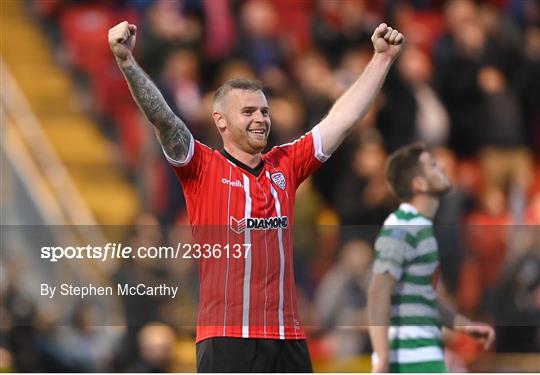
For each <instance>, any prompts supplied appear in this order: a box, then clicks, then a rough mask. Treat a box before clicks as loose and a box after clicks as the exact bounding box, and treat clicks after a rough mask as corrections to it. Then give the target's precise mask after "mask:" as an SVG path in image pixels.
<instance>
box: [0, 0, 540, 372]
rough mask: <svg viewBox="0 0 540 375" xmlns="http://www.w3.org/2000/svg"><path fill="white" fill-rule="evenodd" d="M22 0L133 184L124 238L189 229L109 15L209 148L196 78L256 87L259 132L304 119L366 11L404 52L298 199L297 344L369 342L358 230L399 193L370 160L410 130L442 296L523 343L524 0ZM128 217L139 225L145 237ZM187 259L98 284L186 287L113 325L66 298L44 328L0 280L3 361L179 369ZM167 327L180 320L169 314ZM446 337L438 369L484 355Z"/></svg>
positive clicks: (533, 115) (363, 235)
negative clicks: (442, 180)
mask: <svg viewBox="0 0 540 375" xmlns="http://www.w3.org/2000/svg"><path fill="white" fill-rule="evenodd" d="M26 5H27V10H28V13H29V15H30V16H31V17H34V19H35V20H36V22H38V23H39V25H40V27H42V29H43V30H44V32H45V33H46V35H47V36H48V37H49V39H50V41H51V46H52V48H53V49H54V51H55V56H56V59H57V60H58V63H59V64H62V65H63V66H64V67H65V68H66V69H69V71H70V72H71V74H72V76H73V78H74V80H75V81H76V82H77V87H78V90H79V92H80V95H81V97H82V98H83V99H85V100H82V101H81V102H82V103H85V104H86V110H87V111H88V113H89V114H90V115H91V116H93V117H94V118H96V119H97V120H98V123H99V124H100V126H101V128H102V131H103V132H104V134H105V135H106V136H107V137H109V138H110V139H111V141H112V143H114V144H115V145H117V149H116V151H115V152H116V153H117V160H118V168H119V170H121V171H122V173H125V175H126V176H127V177H128V178H130V179H131V180H132V181H133V184H134V186H135V187H136V189H137V190H138V192H139V194H140V197H141V201H142V202H143V207H144V212H142V213H141V215H140V216H139V217H138V218H134V229H133V231H132V232H131V233H130V240H132V241H142V240H143V239H141V238H143V237H144V238H146V236H150V237H152V236H154V237H160V236H163V238H164V240H166V241H169V242H171V243H174V242H175V241H176V238H177V236H178V234H177V233H176V232H175V226H176V225H185V224H187V217H186V211H185V203H184V200H183V197H182V191H181V187H180V185H179V183H178V181H177V179H176V176H175V175H174V172H173V171H172V169H171V168H170V167H169V166H168V165H167V163H166V161H165V158H164V157H163V155H162V153H161V149H160V147H159V144H158V142H157V141H156V139H155V136H154V132H153V131H152V129H151V126H150V125H149V124H148V123H147V121H146V120H145V119H144V118H143V116H142V115H141V114H140V112H139V110H138V108H137V107H136V105H135V103H134V102H133V100H132V98H131V95H130V93H129V90H128V88H127V85H126V84H125V81H124V79H123V77H122V75H121V72H120V71H119V70H118V68H117V67H116V65H115V62H114V59H113V56H112V54H111V53H110V51H109V46H108V44H107V31H108V29H109V28H110V27H112V26H113V25H115V24H117V23H118V22H121V21H123V20H128V21H129V22H130V23H135V24H136V25H137V26H138V30H137V45H136V50H135V56H136V59H137V61H138V62H139V63H140V65H141V66H142V67H143V69H144V70H145V71H146V72H147V73H148V74H149V76H150V77H151V78H152V79H153V80H154V82H156V84H157V85H158V87H159V88H160V90H161V91H162V93H163V95H164V97H165V98H166V100H167V102H168V103H169V105H170V106H171V108H173V109H174V111H175V112H176V113H177V114H178V115H179V116H180V117H181V118H182V119H183V120H184V121H185V122H186V124H187V125H188V127H189V129H190V130H191V132H192V133H193V134H194V136H195V138H196V139H198V140H200V141H201V142H204V143H206V144H208V145H209V146H211V147H213V148H220V147H221V144H220V138H219V135H218V132H217V131H216V129H215V126H214V124H213V120H212V118H211V112H212V110H211V108H212V100H213V92H214V90H215V89H216V88H217V87H218V86H219V85H220V84H222V83H223V82H225V81H226V80H228V79H230V78H233V77H239V76H241V77H245V78H256V79H259V80H261V81H262V82H263V84H264V86H265V91H266V94H267V97H268V100H269V104H270V109H271V118H272V133H271V135H270V142H269V146H268V147H272V146H274V145H276V144H280V143H283V142H288V141H291V140H293V139H295V138H296V137H298V136H300V135H302V134H304V133H305V132H307V131H309V130H310V129H311V128H312V127H313V126H315V125H316V124H317V123H318V122H319V121H320V120H321V118H323V117H324V116H325V114H326V113H327V112H328V110H329V108H330V106H331V105H332V103H333V102H334V101H335V100H336V99H337V98H338V97H339V96H340V95H341V93H343V92H344V90H345V89H347V87H348V86H349V85H350V84H351V83H352V82H353V81H354V80H355V79H356V78H357V77H358V76H359V74H361V72H362V71H363V69H364V67H365V66H366V64H367V63H368V62H369V60H370V58H371V55H372V46H371V41H370V37H371V33H372V31H373V29H374V28H375V27H376V26H377V25H378V24H379V23H380V22H382V21H384V22H387V23H388V24H390V25H392V26H393V27H395V28H397V29H398V30H400V31H401V32H402V33H403V34H404V35H405V37H406V39H407V45H406V48H405V50H404V52H403V53H402V55H401V56H400V58H399V60H398V61H397V62H396V64H395V65H394V67H393V68H392V70H391V71H390V73H389V75H388V78H387V80H386V82H385V84H384V86H383V88H382V91H381V93H380V95H379V96H378V97H377V99H376V101H375V103H374V105H373V107H372V108H371V110H370V111H369V112H368V113H367V115H366V116H365V117H364V118H363V119H362V120H361V121H360V122H359V123H358V125H357V127H356V129H355V130H354V131H353V132H352V134H351V135H350V136H349V137H348V138H347V139H346V141H345V143H344V144H343V145H342V146H341V147H340V148H339V149H338V151H336V152H335V154H334V155H333V156H332V157H331V158H330V159H329V160H328V161H327V162H326V164H325V165H324V166H323V167H322V168H321V170H320V171H318V172H317V173H316V174H315V175H314V176H313V177H312V178H310V179H308V180H307V181H306V182H305V183H304V184H303V185H302V186H301V187H300V189H299V191H298V194H297V208H296V216H295V224H296V229H295V230H296V236H295V243H296V249H295V252H296V254H295V257H296V264H295V273H296V278H297V282H298V291H299V296H300V298H301V299H302V301H301V304H300V305H301V306H303V308H302V310H303V313H302V315H303V316H304V317H305V318H304V320H306V321H307V322H311V327H315V328H313V329H312V330H311V331H310V345H311V351H312V356H313V357H314V359H315V360H317V359H319V358H332V357H333V356H340V357H344V356H355V355H358V354H359V353H369V352H370V347H369V340H368V339H367V331H366V330H365V326H366V324H367V321H366V317H365V306H366V297H365V291H366V285H367V282H368V281H369V269H370V267H369V266H370V264H371V260H372V257H373V254H372V245H373V243H372V240H373V237H374V235H375V234H376V233H377V230H378V228H379V227H380V225H381V224H382V222H383V220H384V218H385V217H386V216H387V215H388V214H389V213H390V212H392V211H393V210H394V209H395V208H396V207H397V201H396V200H395V198H394V197H393V195H392V193H391V192H390V190H389V189H388V186H387V184H386V182H385V175H384V165H385V160H386V158H387V156H388V155H389V154H390V153H391V152H392V151H394V150H395V149H396V148H398V147H400V146H402V145H405V144H407V143H410V142H413V141H422V142H424V143H426V144H428V145H429V146H430V147H432V149H433V152H434V155H435V156H436V158H437V159H438V161H439V162H440V163H441V164H442V165H443V167H444V169H445V170H446V172H447V173H448V174H449V176H450V178H451V180H452V182H453V184H454V189H453V191H452V192H451V193H450V194H449V195H448V196H446V197H445V198H444V199H443V200H442V203H441V207H440V209H439V212H438V215H437V217H436V220H435V224H436V230H437V237H438V240H439V243H440V262H441V265H442V272H443V279H444V281H445V283H446V284H447V288H448V290H449V291H450V293H451V295H452V297H453V299H454V301H455V303H456V305H457V306H458V308H459V309H460V310H461V311H463V312H464V313H467V314H469V315H471V316H472V317H476V318H478V319H480V318H481V319H486V320H487V321H489V322H491V323H493V324H495V325H497V334H498V340H497V344H496V348H495V350H496V351H498V352H538V351H539V350H540V328H539V326H538V314H539V311H540V253H539V251H540V250H539V249H540V233H539V229H538V228H539V227H538V226H539V225H540V153H539V150H540V105H539V103H540V2H538V1H535V0H523V1H511V0H491V1H485V2H484V1H478V2H475V1H471V0H454V1H440V0H409V1H401V0H400V1H398V0H395V1H393V0H375V1H363V0H336V1H334V0H313V1H312V0H230V1H225V0H223V1H221V0H179V1H172V0H119V1H114V2H110V1H105V0H103V1H82V0H79V1H75V0H50V1H39V0H28V1H27V2H26ZM141 228H147V229H145V230H150V229H148V228H156V231H155V233H152V234H144V233H140V232H141ZM157 228H161V230H159V229H157ZM196 273H197V270H196V263H189V264H183V265H182V266H179V265H178V264H176V263H175V267H172V266H171V265H166V264H157V265H156V264H145V263H142V262H141V263H139V262H137V261H133V262H130V263H126V264H123V265H122V266H121V267H119V268H118V269H117V270H116V271H115V273H114V275H111V277H112V278H114V279H115V280H127V279H129V278H139V279H140V278H142V279H144V278H153V279H154V280H156V279H159V278H174V279H181V280H183V281H182V283H183V284H182V285H189V286H190V287H191V290H192V291H193V293H192V294H190V293H187V294H184V295H183V296H182V301H181V302H178V301H177V302H176V303H169V302H165V301H159V300H156V299H155V298H154V299H150V300H149V301H146V302H144V303H143V302H141V300H137V301H129V300H125V301H123V302H124V308H125V317H126V323H125V327H124V329H114V327H98V328H96V327H93V326H92V324H90V323H88V321H86V320H85V317H87V318H88V319H91V316H92V314H91V313H90V312H89V311H86V312H84V311H82V312H80V314H79V315H77V314H75V313H74V317H75V319H76V320H77V321H76V322H75V321H74V324H73V325H72V326H71V327H63V328H64V330H63V331H61V330H58V331H56V332H53V327H52V326H51V325H47V322H46V321H44V320H43V319H42V317H40V316H39V314H38V313H37V311H36V309H37V307H36V306H34V305H32V303H31V301H26V300H24V296H20V295H18V294H17V293H16V291H15V290H12V289H10V287H9V286H7V287H5V289H6V291H4V293H5V294H4V297H3V301H2V303H3V307H2V309H3V311H5V312H6V313H7V315H8V316H9V318H6V319H9V324H8V325H7V326H4V322H3V323H2V327H3V328H4V327H15V328H13V330H12V332H11V335H9V334H8V336H9V340H11V347H12V348H17V351H15V350H14V351H13V352H12V353H11V354H10V353H7V352H6V353H5V354H4V353H3V351H5V347H4V346H3V345H1V344H0V356H2V355H11V356H12V357H13V358H12V361H13V363H14V368H16V369H17V370H19V371H27V370H29V371H39V370H43V369H45V370H46V371H47V370H49V371H55V370H67V371H110V370H128V371H153V370H156V371H166V370H173V371H183V370H184V369H190V370H193V367H190V366H192V365H193V364H192V363H190V362H189V361H190V360H189V359H186V358H185V357H189V356H188V355H186V354H185V353H186V352H187V351H189V350H194V349H193V348H192V347H193V344H192V341H191V340H192V338H193V336H192V335H193V332H194V331H193V325H194V324H195V320H194V316H195V313H196V295H197V287H196V282H195V281H194V280H195V279H196ZM190 287H187V288H185V290H188V289H190ZM21 299H23V301H21ZM21 304H22V305H23V307H24V306H25V304H26V305H27V307H26V309H25V308H21ZM186 306H189V307H186ZM80 308H81V309H83V310H84V309H85V308H86V307H85V306H81V307H80ZM185 309H187V310H189V311H185ZM178 316H182V317H186V316H187V318H186V320H184V321H181V320H180V319H179V318H178ZM77 317H78V318H77ZM156 322H160V323H159V324H158V323H156ZM186 322H188V323H186ZM182 324H184V325H186V324H187V325H191V330H190V329H187V330H179V329H177V328H175V327H179V326H182ZM142 326H144V328H142V329H141V327H142ZM171 327H172V328H171ZM344 327H354V328H355V329H353V330H352V331H351V330H347V329H344ZM361 327H364V329H362V328H361ZM14 332H16V334H15V333H14ZM29 343H30V344H29ZM118 343H122V345H120V347H121V349H122V350H121V351H119V352H118V353H116V352H114V351H113V350H112V348H113V347H118V345H117V344H118ZM29 345H30V346H31V347H29ZM185 345H187V346H185ZM448 346H449V348H450V350H451V351H452V352H456V353H457V356H456V358H459V360H455V359H454V361H455V362H456V364H455V367H454V368H461V367H459V366H460V364H459V363H461V364H462V365H464V366H466V365H467V364H469V363H471V362H473V361H474V360H475V359H477V358H478V356H479V355H480V352H481V349H480V347H478V346H475V345H474V343H472V342H471V341H469V340H468V339H467V338H465V337H461V336H452V337H449V339H448ZM187 347H189V348H191V349H185V348H187ZM88 348H93V351H91V355H86V353H88V352H87V350H90V349H88ZM186 350H187V351H186ZM32 353H33V354H32ZM36 353H39V355H38V354H36ZM82 353H85V355H82ZM137 353H138V354H137ZM179 353H180V354H179ZM182 353H184V354H182ZM190 353H191V352H190ZM38 357H39V358H38ZM28 358H31V360H30V359H28ZM133 358H138V359H137V360H136V361H135V360H133ZM179 358H180V359H182V360H183V361H182V360H179ZM59 359H63V361H60V360H59ZM460 361H461V362H460ZM458 362H459V363H458Z"/></svg>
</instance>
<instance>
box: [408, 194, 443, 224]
mask: <svg viewBox="0 0 540 375" xmlns="http://www.w3.org/2000/svg"><path fill="white" fill-rule="evenodd" d="M407 203H409V204H410V205H411V206H413V207H414V208H416V209H417V210H418V212H419V213H420V214H422V215H423V216H425V217H427V218H429V219H433V218H434V217H435V214H436V213H437V209H438V208H439V198H438V197H434V196H432V195H427V194H417V195H415V196H414V197H413V198H412V199H411V200H410V201H409V202H407Z"/></svg>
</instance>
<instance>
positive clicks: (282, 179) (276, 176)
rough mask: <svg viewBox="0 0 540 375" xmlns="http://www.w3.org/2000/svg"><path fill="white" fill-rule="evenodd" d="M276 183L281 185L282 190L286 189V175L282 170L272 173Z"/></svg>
mask: <svg viewBox="0 0 540 375" xmlns="http://www.w3.org/2000/svg"><path fill="white" fill-rule="evenodd" d="M270 177H271V178H272V181H274V184H276V185H277V186H279V188H280V189H281V190H285V176H284V175H283V173H281V172H276V173H272V174H271V175H270Z"/></svg>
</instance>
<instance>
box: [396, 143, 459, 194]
mask: <svg viewBox="0 0 540 375" xmlns="http://www.w3.org/2000/svg"><path fill="white" fill-rule="evenodd" d="M386 177H387V179H388V182H389V183H390V187H391V188H392V190H393V191H394V193H395V194H396V195H397V197H398V198H399V199H400V200H401V201H405V202H407V201H410V200H411V199H413V198H414V197H415V196H416V195H429V196H433V197H440V196H442V195H444V194H446V193H448V191H450V189H451V188H452V185H451V183H450V181H449V179H448V177H447V176H446V174H445V173H444V172H443V170H442V169H441V168H440V166H439V165H438V164H437V162H436V161H435V159H434V158H433V155H432V154H431V152H430V151H429V150H428V149H427V148H426V147H425V146H424V145H422V144H419V143H415V144H411V145H408V146H404V147H401V148H400V149H398V150H396V151H395V152H394V153H393V154H392V155H390V157H389V158H388V162H387V165H386Z"/></svg>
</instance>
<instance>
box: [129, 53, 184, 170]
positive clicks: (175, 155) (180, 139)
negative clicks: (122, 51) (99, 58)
mask: <svg viewBox="0 0 540 375" xmlns="http://www.w3.org/2000/svg"><path fill="white" fill-rule="evenodd" d="M121 70H122V73H123V74H124V76H125V77H126V80H127V82H128V85H129V89H130V91H131V94H132V95H133V99H134V100H135V102H136V103H137V105H138V106H139V108H140V109H141V111H142V112H143V113H144V114H145V116H146V118H148V120H149V121H150V122H151V123H152V125H154V128H155V129H156V134H157V136H158V139H159V141H160V143H161V145H162V146H163V148H164V149H165V152H166V153H167V155H168V156H169V157H170V158H172V159H174V160H183V159H185V157H186V156H187V154H188V150H189V144H190V140H191V134H190V132H189V130H188V128H187V126H186V124H185V123H184V122H183V121H182V120H181V119H180V118H178V116H176V115H175V114H174V112H173V111H172V110H171V108H170V107H169V106H168V105H167V102H166V101H165V99H164V98H163V96H162V95H161V93H160V92H159V90H158V88H157V87H156V85H155V84H154V83H153V82H152V80H151V79H150V78H149V77H148V75H147V74H146V73H145V72H144V71H143V70H142V68H141V67H140V66H139V65H138V64H137V63H133V64H132V65H130V66H127V67H123V68H121Z"/></svg>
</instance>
